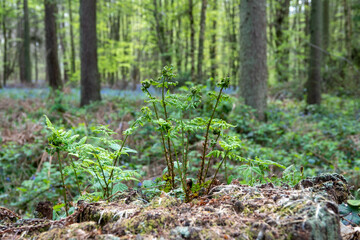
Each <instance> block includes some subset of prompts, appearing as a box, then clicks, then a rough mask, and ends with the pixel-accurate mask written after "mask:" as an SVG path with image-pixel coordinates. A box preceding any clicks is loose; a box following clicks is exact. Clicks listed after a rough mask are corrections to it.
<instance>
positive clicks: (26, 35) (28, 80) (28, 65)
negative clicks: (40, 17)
mask: <svg viewBox="0 0 360 240" xmlns="http://www.w3.org/2000/svg"><path fill="white" fill-rule="evenodd" d="M23 8H24V42H23V43H24V47H23V50H24V61H25V62H24V64H25V66H24V67H25V68H24V70H25V73H24V74H25V75H24V77H25V79H23V82H25V83H31V59H30V24H29V7H28V1H27V0H24V4H23Z"/></svg>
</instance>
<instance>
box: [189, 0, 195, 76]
mask: <svg viewBox="0 0 360 240" xmlns="http://www.w3.org/2000/svg"><path fill="white" fill-rule="evenodd" d="M193 8H194V4H193V0H189V10H188V11H189V20H190V59H191V70H190V74H191V80H192V81H193V80H195V76H194V75H195V28H194V15H193Z"/></svg>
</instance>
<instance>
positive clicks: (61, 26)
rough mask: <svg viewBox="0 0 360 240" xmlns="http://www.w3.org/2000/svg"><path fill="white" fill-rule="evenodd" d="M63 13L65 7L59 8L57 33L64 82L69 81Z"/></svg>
mask: <svg viewBox="0 0 360 240" xmlns="http://www.w3.org/2000/svg"><path fill="white" fill-rule="evenodd" d="M64 13H65V7H62V8H61V13H60V16H61V21H60V23H59V29H60V33H59V39H60V47H61V52H62V62H63V66H64V74H63V75H64V82H65V83H66V82H67V81H69V66H68V60H67V57H66V56H67V51H66V45H67V44H66V34H65V33H66V31H65V29H66V27H65V22H64V18H63V17H64Z"/></svg>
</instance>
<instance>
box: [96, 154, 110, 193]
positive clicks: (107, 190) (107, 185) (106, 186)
mask: <svg viewBox="0 0 360 240" xmlns="http://www.w3.org/2000/svg"><path fill="white" fill-rule="evenodd" d="M94 155H95V158H96V160H97V161H98V163H99V166H100V169H101V173H102V175H103V178H104V183H105V189H104V191H105V192H104V196H105V197H109V196H110V193H109V183H108V182H107V181H106V177H105V173H104V169H103V167H102V165H101V162H100V159H99V156H98V155H97V154H94Z"/></svg>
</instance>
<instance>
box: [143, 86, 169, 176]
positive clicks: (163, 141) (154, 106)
mask: <svg viewBox="0 0 360 240" xmlns="http://www.w3.org/2000/svg"><path fill="white" fill-rule="evenodd" d="M146 92H147V93H148V95H149V97H150V99H155V98H154V97H152V96H151V94H150V92H149V91H148V90H147V89H146ZM152 104H153V108H154V111H155V116H156V120H158V121H159V119H160V118H159V114H158V111H157V108H156V105H155V103H154V102H153V103H152ZM160 133H161V143H162V145H163V148H164V155H165V161H166V165H167V167H168V169H169V171H170V168H171V165H170V159H169V157H168V153H167V149H166V145H165V137H164V133H163V131H160Z"/></svg>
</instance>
